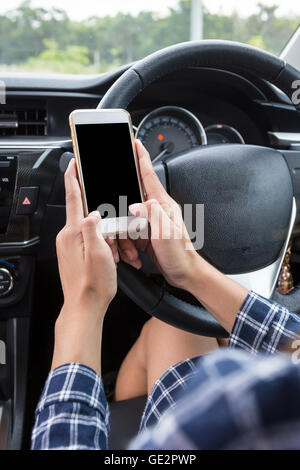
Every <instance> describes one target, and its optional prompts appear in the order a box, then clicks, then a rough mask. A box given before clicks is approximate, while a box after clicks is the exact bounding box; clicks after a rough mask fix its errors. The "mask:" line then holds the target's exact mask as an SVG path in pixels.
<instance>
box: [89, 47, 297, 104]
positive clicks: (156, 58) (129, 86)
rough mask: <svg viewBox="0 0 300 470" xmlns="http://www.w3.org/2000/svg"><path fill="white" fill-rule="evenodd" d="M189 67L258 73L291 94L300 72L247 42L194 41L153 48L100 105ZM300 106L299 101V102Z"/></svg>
mask: <svg viewBox="0 0 300 470" xmlns="http://www.w3.org/2000/svg"><path fill="white" fill-rule="evenodd" d="M186 67H208V68H220V69H224V70H229V71H239V72H240V73H251V74H256V75H257V76H259V77H260V78H261V79H264V80H268V81H269V82H271V83H273V85H275V86H277V87H278V88H280V89H281V90H282V91H283V92H284V93H285V94H286V95H287V96H289V97H291V96H292V94H293V92H294V90H293V89H292V86H291V85H292V82H293V81H294V80H298V79H299V77H300V73H299V72H298V71H297V70H296V69H294V68H293V67H291V66H290V65H288V64H287V63H286V62H285V61H283V60H282V59H280V58H278V57H276V56H274V55H273V54H270V53H269V52H266V51H263V50H262V49H258V48H256V47H253V46H249V45H247V44H240V43H237V42H232V41H217V40H205V41H193V42H184V43H181V44H176V45H174V46H171V47H167V48H165V49H162V50H160V51H157V52H154V53H153V54H151V55H149V56H147V57H146V58H144V59H142V60H140V61H138V62H137V63H135V64H134V65H133V66H132V67H131V68H130V69H128V70H127V71H126V72H125V73H124V74H123V75H122V76H121V77H120V78H119V79H118V80H117V81H116V82H115V83H114V84H113V85H112V87H111V88H110V89H109V90H108V91H107V93H106V94H105V96H104V97H103V98H102V100H101V102H100V103H99V105H98V108H124V109H126V108H127V107H128V105H129V104H130V103H131V102H132V100H133V99H134V98H135V97H136V96H137V95H138V94H139V93H140V92H141V91H142V90H144V89H145V88H146V87H147V86H148V85H150V84H151V83H152V82H154V81H156V80H158V79H160V78H162V77H164V76H165V75H167V74H169V73H172V72H175V71H177V70H182V69H184V68H186ZM297 108H298V109H300V105H298V106H297Z"/></svg>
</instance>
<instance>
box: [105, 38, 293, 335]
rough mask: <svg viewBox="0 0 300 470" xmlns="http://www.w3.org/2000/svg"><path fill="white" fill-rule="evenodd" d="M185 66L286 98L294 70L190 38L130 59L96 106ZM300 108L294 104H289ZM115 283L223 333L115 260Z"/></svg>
mask: <svg viewBox="0 0 300 470" xmlns="http://www.w3.org/2000/svg"><path fill="white" fill-rule="evenodd" d="M186 67H211V68H220V69H224V70H229V71H239V72H240V73H251V74H256V75H257V76H258V77H259V78H261V79H264V80H267V81H269V82H271V83H272V84H273V85H275V86H277V87H278V88H280V89H281V90H282V91H283V92H284V93H285V94H286V95H287V96H289V97H290V98H291V97H292V94H293V92H294V89H293V88H292V82H293V81H294V80H299V79H300V72H299V71H297V70H296V69H294V68H293V67H291V66H290V65H288V64H286V62H284V61H283V60H281V59H280V58H278V57H276V56H274V55H272V54H270V53H268V52H265V51H263V50H261V49H257V48H255V47H252V46H249V45H245V44H239V43H235V42H231V41H217V40H206V41H194V42H186V43H181V44H177V45H175V46H171V47H168V48H165V49H163V50H160V51H158V52H155V53H154V54H151V55H150V56H148V57H146V58H145V59H142V60H140V61H139V62H137V63H135V64H134V65H133V66H132V67H131V68H130V69H128V70H127V71H126V72H125V73H124V74H123V75H122V76H121V77H120V78H119V79H118V80H117V81H116V82H115V83H114V84H113V85H112V87H111V88H110V89H109V90H108V91H107V93H106V94H105V96H104V97H103V98H102V100H101V102H100V103H99V105H98V108H102V109H105V108H123V109H126V108H127V107H128V105H129V104H130V103H131V102H132V101H133V100H134V98H135V97H136V96H137V95H138V94H139V93H140V92H142V91H143V90H144V89H145V88H146V87H147V86H148V85H150V84H151V83H152V82H154V81H155V80H158V79H160V78H162V77H164V76H165V75H167V74H169V73H171V72H175V71H177V70H182V69H184V68H186ZM295 107H296V109H297V110H298V111H299V110H300V105H298V106H295ZM118 278H119V286H120V288H121V289H122V290H123V291H124V293H125V294H127V295H128V296H129V297H130V298H131V299H132V300H133V301H134V302H135V303H136V304H137V305H139V306H140V307H141V308H142V309H143V310H145V311H147V312H148V313H150V314H151V315H153V316H157V317H158V318H160V319H161V320H164V321H166V322H167V323H170V324H172V325H173V326H175V327H178V328H182V329H184V330H187V331H190V332H192V333H196V334H202V335H205V336H211V337H217V338H218V337H219V338H224V337H227V336H228V333H227V332H225V330H224V329H223V328H222V327H221V326H220V325H219V324H218V322H217V321H216V320H215V319H214V318H213V317H212V316H211V315H210V314H209V313H208V312H207V311H206V310H205V309H203V308H201V307H195V306H194V305H191V304H189V303H187V302H184V301H182V300H180V299H178V298H176V297H174V296H173V295H171V294H169V293H168V292H166V291H165V290H164V289H163V288H161V287H159V286H158V285H157V284H155V283H154V282H153V281H152V280H150V279H149V278H147V276H146V275H145V274H144V273H142V272H140V271H136V270H134V269H133V268H131V267H130V266H128V265H126V264H124V263H122V262H121V263H120V265H119V268H118Z"/></svg>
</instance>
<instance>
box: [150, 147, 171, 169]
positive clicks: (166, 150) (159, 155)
mask: <svg viewBox="0 0 300 470" xmlns="http://www.w3.org/2000/svg"><path fill="white" fill-rule="evenodd" d="M167 152H168V148H165V149H164V150H163V151H162V152H160V153H159V154H158V155H156V157H154V159H153V160H152V165H153V163H154V162H156V161H157V160H158V159H159V158H160V157H163V156H164V155H165V153H167Z"/></svg>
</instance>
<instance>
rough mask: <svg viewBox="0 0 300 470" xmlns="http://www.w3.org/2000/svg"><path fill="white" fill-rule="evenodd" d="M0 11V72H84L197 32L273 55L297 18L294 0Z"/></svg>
mask: <svg viewBox="0 0 300 470" xmlns="http://www.w3.org/2000/svg"><path fill="white" fill-rule="evenodd" d="M7 5H9V9H8V6H7ZM0 15H1V16H0V70H1V71H16V72H55V73H79V74H83V73H84V74H86V73H100V72H105V71H108V70H111V69H114V68H116V67H118V66H120V65H122V64H125V63H129V62H132V61H135V60H137V59H140V58H142V57H144V56H146V55H148V54H150V53H151V52H154V51H156V50H158V49H161V48H163V47H166V46H169V45H171V44H175V43H178V42H182V41H188V40H190V39H198V38H201V37H202V38H204V39H229V40H234V41H240V42H245V43H248V44H252V45H255V46H257V47H260V48H262V49H265V50H267V51H270V52H273V53H275V54H277V55H279V54H280V52H281V50H282V49H283V47H284V46H285V44H286V43H287V41H288V39H289V38H290V37H291V35H292V33H293V32H294V31H295V29H296V28H297V26H298V25H299V23H300V2H295V0H285V1H277V4H276V0H273V1H268V0H262V2H257V1H252V0H247V1H241V0H226V1H225V2H224V1H223V2H221V1H219V0H206V1H200V0H151V2H145V1H141V0H109V1H107V2H104V1H99V0H84V1H82V2H79V1H77V0H65V1H64V0H36V1H34V0H33V1H29V0H27V1H23V2H19V1H13V0H10V2H8V3H6V2H1V4H0Z"/></svg>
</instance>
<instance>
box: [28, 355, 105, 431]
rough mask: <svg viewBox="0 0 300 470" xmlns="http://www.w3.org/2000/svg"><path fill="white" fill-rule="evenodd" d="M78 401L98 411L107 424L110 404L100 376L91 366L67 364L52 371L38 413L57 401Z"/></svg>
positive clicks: (37, 409)
mask: <svg viewBox="0 0 300 470" xmlns="http://www.w3.org/2000/svg"><path fill="white" fill-rule="evenodd" d="M67 402H77V403H80V404H83V405H87V406H88V407H90V408H93V409H95V410H96V411H98V412H99V413H100V414H101V415H102V417H103V418H105V421H106V424H108V421H109V412H108V405H107V401H106V397H105V393H104V387H103V383H102V380H101V378H100V376H99V375H98V374H97V373H96V372H95V371H94V370H93V369H91V368H90V367H87V366H84V365H82V364H78V363H70V364H65V365H63V366H60V367H58V368H57V369H55V370H53V371H52V372H50V374H49V375H48V378H47V381H46V383H45V387H44V390H43V393H42V396H41V398H40V401H39V403H38V406H37V408H36V415H38V414H39V413H41V412H42V411H43V410H44V409H45V408H46V407H48V406H51V405H56V404H57V403H67Z"/></svg>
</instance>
